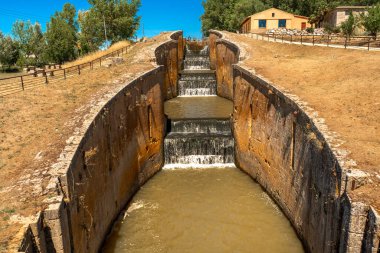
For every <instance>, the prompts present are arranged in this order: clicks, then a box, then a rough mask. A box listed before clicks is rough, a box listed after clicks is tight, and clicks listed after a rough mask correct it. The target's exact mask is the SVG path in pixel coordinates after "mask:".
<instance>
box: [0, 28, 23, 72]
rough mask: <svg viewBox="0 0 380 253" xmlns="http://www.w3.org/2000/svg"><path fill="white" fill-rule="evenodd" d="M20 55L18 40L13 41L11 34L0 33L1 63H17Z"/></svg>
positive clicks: (7, 64)
mask: <svg viewBox="0 0 380 253" xmlns="http://www.w3.org/2000/svg"><path fill="white" fill-rule="evenodd" d="M18 57H19V47H18V44H17V42H15V41H13V40H12V38H11V37H10V36H6V37H4V36H3V34H2V33H0V63H1V65H2V66H3V68H4V66H5V65H6V66H8V68H10V67H11V66H13V65H15V64H16V62H17V60H18Z"/></svg>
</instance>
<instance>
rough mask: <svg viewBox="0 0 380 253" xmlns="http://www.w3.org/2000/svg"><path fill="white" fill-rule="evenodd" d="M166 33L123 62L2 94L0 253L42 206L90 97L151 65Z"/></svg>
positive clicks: (134, 50)
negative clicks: (52, 172) (56, 165)
mask: <svg viewBox="0 0 380 253" xmlns="http://www.w3.org/2000/svg"><path fill="white" fill-rule="evenodd" d="M167 36H168V34H162V35H159V36H157V37H155V38H153V39H151V40H149V41H148V42H146V43H138V44H136V45H135V46H133V48H132V49H131V50H130V51H129V52H128V53H127V54H126V55H124V56H123V57H124V59H125V62H124V63H123V64H121V65H118V66H113V67H111V68H100V69H97V70H95V71H92V72H85V73H83V74H82V75H81V76H78V77H72V78H69V79H68V80H67V81H64V80H62V81H59V82H57V83H54V84H53V85H47V86H41V87H39V88H36V89H34V90H30V91H25V92H20V93H16V94H13V95H10V96H6V97H0V108H1V111H0V154H1V156H0V252H4V251H6V249H7V247H8V245H9V244H10V243H11V241H12V239H13V238H14V236H15V235H16V233H17V232H18V231H19V230H20V228H21V227H22V226H23V225H24V224H28V223H29V222H30V220H31V219H32V218H33V216H35V215H36V214H37V213H38V211H40V210H41V209H43V208H44V204H43V200H44V199H46V198H47V197H48V196H47V191H46V190H45V188H46V186H47V184H48V182H49V180H50V178H51V175H49V173H48V170H49V168H50V166H51V165H52V164H54V163H55V161H56V160H57V158H58V157H59V154H60V153H61V152H62V150H63V148H64V147H65V145H66V140H67V139H68V138H69V137H70V136H71V135H72V133H73V132H74V130H75V128H77V127H78V126H81V125H82V122H83V119H84V116H85V115H86V113H87V112H88V111H89V110H90V105H91V102H93V101H96V100H97V99H98V98H100V97H101V96H102V95H103V94H105V93H107V91H110V90H112V89H113V88H116V87H118V86H120V85H123V84H125V83H126V82H128V81H131V80H133V79H135V78H136V77H138V76H139V75H141V74H142V73H144V72H146V71H148V70H150V69H152V68H153V63H152V62H151V57H152V56H154V54H153V55H152V51H153V50H154V49H155V48H156V47H157V46H158V45H159V44H160V43H162V42H163V41H165V40H167ZM153 52H154V51H153Z"/></svg>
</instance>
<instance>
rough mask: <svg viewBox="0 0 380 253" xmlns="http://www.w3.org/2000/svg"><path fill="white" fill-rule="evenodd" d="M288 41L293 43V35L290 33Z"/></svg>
mask: <svg viewBox="0 0 380 253" xmlns="http://www.w3.org/2000/svg"><path fill="white" fill-rule="evenodd" d="M290 43H293V35H291V34H290Z"/></svg>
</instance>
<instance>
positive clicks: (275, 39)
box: [274, 34, 277, 42]
mask: <svg viewBox="0 0 380 253" xmlns="http://www.w3.org/2000/svg"><path fill="white" fill-rule="evenodd" d="M274 41H275V42H277V38H276V34H274Z"/></svg>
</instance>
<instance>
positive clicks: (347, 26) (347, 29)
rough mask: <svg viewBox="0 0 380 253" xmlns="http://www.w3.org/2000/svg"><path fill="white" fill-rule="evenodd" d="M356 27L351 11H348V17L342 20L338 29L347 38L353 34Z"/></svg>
mask: <svg viewBox="0 0 380 253" xmlns="http://www.w3.org/2000/svg"><path fill="white" fill-rule="evenodd" d="M356 27H357V22H356V20H355V17H354V15H353V14H352V12H351V13H350V16H348V19H347V20H346V21H344V22H342V23H341V25H340V29H342V32H343V34H344V35H346V37H348V38H350V37H351V36H352V35H353V34H354V31H355V28H356Z"/></svg>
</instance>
